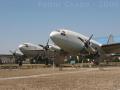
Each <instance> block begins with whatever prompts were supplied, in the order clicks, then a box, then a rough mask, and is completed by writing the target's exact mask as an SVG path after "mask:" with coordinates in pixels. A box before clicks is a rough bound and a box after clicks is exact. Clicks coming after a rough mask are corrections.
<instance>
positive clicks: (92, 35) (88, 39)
mask: <svg viewBox="0 0 120 90" xmlns="http://www.w3.org/2000/svg"><path fill="white" fill-rule="evenodd" d="M92 37H93V34H92V35H91V36H90V37H89V39H88V40H87V41H88V42H90V40H91V39H92Z"/></svg>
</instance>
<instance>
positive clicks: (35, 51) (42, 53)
mask: <svg viewBox="0 0 120 90" xmlns="http://www.w3.org/2000/svg"><path fill="white" fill-rule="evenodd" d="M48 43H49V40H48V42H47V44H46V45H45V46H44V45H41V44H39V45H37V44H32V43H23V44H20V45H19V46H18V49H19V50H20V52H21V53H18V52H16V51H14V52H13V51H10V52H11V53H12V54H13V56H14V58H15V59H16V61H18V59H21V60H25V59H27V58H28V59H30V63H31V64H33V63H40V62H41V63H45V64H46V65H47V64H48V59H49V57H48V56H47V51H48V50H49V51H56V52H57V51H59V49H60V48H59V47H57V46H56V45H52V44H51V45H48Z"/></svg>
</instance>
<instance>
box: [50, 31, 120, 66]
mask: <svg viewBox="0 0 120 90" xmlns="http://www.w3.org/2000/svg"><path fill="white" fill-rule="evenodd" d="M92 37H93V35H91V36H90V37H86V36H84V35H82V34H80V33H77V32H73V31H70V30H67V29H59V30H56V31H52V32H51V33H50V38H51V40H52V41H53V42H54V43H55V44H56V45H57V46H59V47H60V48H61V49H62V51H65V52H68V53H69V54H76V55H77V54H79V55H84V56H85V55H91V56H92V57H94V60H95V63H96V64H99V61H100V60H102V59H105V58H106V57H109V56H110V55H113V53H114V54H115V53H120V43H112V44H106V45H102V44H100V43H98V42H97V41H95V40H92Z"/></svg>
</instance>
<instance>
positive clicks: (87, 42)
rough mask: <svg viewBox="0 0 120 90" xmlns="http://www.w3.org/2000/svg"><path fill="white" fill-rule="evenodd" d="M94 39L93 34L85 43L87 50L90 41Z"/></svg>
mask: <svg viewBox="0 0 120 90" xmlns="http://www.w3.org/2000/svg"><path fill="white" fill-rule="evenodd" d="M92 37H93V34H92V35H91V36H90V37H89V39H88V40H87V41H85V42H84V44H85V47H86V48H89V45H90V40H91V39H92Z"/></svg>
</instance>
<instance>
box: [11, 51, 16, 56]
mask: <svg viewBox="0 0 120 90" xmlns="http://www.w3.org/2000/svg"><path fill="white" fill-rule="evenodd" d="M16 51H17V50H14V51H12V50H9V52H10V53H11V54H12V55H13V56H16Z"/></svg>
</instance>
